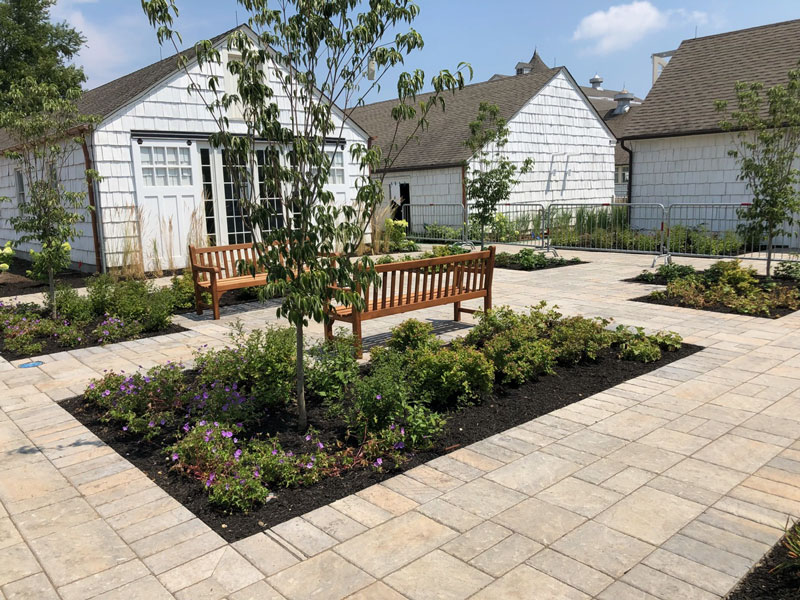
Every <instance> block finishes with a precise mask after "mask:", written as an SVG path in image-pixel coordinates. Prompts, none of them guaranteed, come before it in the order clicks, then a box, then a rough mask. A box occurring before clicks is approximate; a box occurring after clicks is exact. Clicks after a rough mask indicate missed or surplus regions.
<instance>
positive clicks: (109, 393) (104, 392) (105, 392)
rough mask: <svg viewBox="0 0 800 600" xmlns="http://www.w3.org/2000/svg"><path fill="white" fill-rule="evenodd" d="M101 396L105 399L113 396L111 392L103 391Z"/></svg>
mask: <svg viewBox="0 0 800 600" xmlns="http://www.w3.org/2000/svg"><path fill="white" fill-rule="evenodd" d="M100 395H101V396H104V397H105V396H110V395H111V390H103V393H102V394H100Z"/></svg>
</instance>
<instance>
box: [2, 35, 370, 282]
mask: <svg viewBox="0 0 800 600" xmlns="http://www.w3.org/2000/svg"><path fill="white" fill-rule="evenodd" d="M242 27H243V28H244V29H245V30H246V31H249V30H248V29H247V27H246V26H242ZM229 33H230V32H226V33H224V34H221V35H219V36H217V37H216V38H213V40H212V42H213V43H214V44H215V45H216V46H217V47H218V48H220V50H221V51H222V52H223V56H227V54H226V53H227V50H225V48H226V47H227V44H226V40H227V37H228V35H229ZM184 54H185V56H186V57H187V58H188V59H189V71H190V72H191V73H192V75H193V76H197V79H198V80H200V81H202V80H203V78H204V75H203V73H202V72H201V70H200V69H199V67H198V65H197V61H196V59H195V53H194V49H191V50H187V51H186V52H185V53H184ZM208 68H209V67H208V66H205V67H204V69H208ZM217 68H220V67H217ZM220 69H221V68H220ZM205 73H206V75H207V74H208V71H207V70H206V71H205ZM223 73H224V75H223ZM220 75H221V76H223V77H224V81H225V86H226V89H227V90H228V91H231V90H232V88H233V89H235V82H233V81H231V79H230V78H231V77H232V76H231V75H230V73H228V71H227V69H224V71H222V70H221V72H220ZM270 76H271V77H272V78H273V79H272V80H273V82H275V84H276V85H275V86H274V89H276V90H277V89H278V88H279V86H278V84H277V80H276V78H275V75H274V73H272V72H271V73H270ZM189 83H190V80H189V77H188V76H187V74H186V73H185V72H184V71H183V69H181V68H179V66H178V60H177V56H172V57H169V58H166V59H164V60H162V61H160V62H157V63H155V64H152V65H150V66H148V67H145V68H143V69H140V70H138V71H136V72H134V73H131V74H129V75H126V76H124V77H121V78H119V79H117V80H114V81H112V82H110V83H107V84H105V85H103V86H100V87H98V88H95V89H93V90H90V91H88V92H86V93H85V94H84V95H83V98H82V99H81V101H80V103H79V108H80V110H81V111H82V112H83V113H84V114H94V115H100V116H101V117H102V121H101V122H100V123H99V124H98V125H97V126H96V127H95V128H94V129H92V130H88V129H87V130H86V131H84V132H83V139H84V147H83V148H78V149H77V150H76V152H75V153H74V154H73V156H72V157H71V160H70V161H69V166H68V168H67V169H65V172H64V173H62V181H61V183H62V184H63V185H65V187H67V188H68V189H70V190H72V191H87V192H88V197H89V202H90V203H91V204H93V205H94V206H96V211H94V212H95V216H94V218H91V217H90V215H89V214H88V211H87V217H86V220H85V222H84V223H82V224H81V225H80V227H81V232H82V235H81V236H80V238H79V239H77V240H76V241H75V243H73V245H72V246H73V251H72V258H73V261H74V262H75V263H76V266H80V267H82V268H84V269H87V270H94V269H95V268H101V269H104V268H107V267H115V266H120V265H121V263H122V261H123V260H125V258H126V257H128V256H130V252H131V251H134V252H141V253H142V255H143V259H144V264H145V268H146V269H148V270H150V269H152V268H153V267H154V263H155V260H156V256H157V257H158V261H159V263H160V265H161V266H162V268H166V267H167V266H168V265H170V266H174V267H176V268H180V267H183V266H184V265H185V264H186V260H187V251H186V250H187V240H188V239H189V238H190V236H191V234H192V231H193V230H196V229H197V228H198V227H200V228H202V229H204V233H205V234H207V235H208V237H209V238H210V239H211V240H212V242H214V243H217V244H233V243H243V242H249V241H250V240H251V239H252V237H251V232H250V231H247V229H246V227H245V224H244V223H243V220H242V218H241V216H240V211H239V209H238V204H237V203H238V200H237V198H236V197H235V194H234V189H233V186H232V185H231V184H230V182H229V181H226V173H225V169H224V168H223V164H222V151H221V150H219V149H216V148H213V147H211V145H210V144H209V143H208V137H209V134H211V133H213V132H215V131H216V130H217V126H216V124H215V123H214V121H213V120H212V119H211V116H210V114H209V113H208V111H207V109H206V108H205V106H204V104H203V103H202V100H201V98H200V97H199V96H198V95H197V94H189V92H188V91H187V87H188V85H189ZM204 93H206V94H210V93H211V92H210V91H208V90H206V91H205V92H204ZM278 101H279V105H280V98H279V100H278ZM235 112H236V111H235V110H234V111H229V114H228V117H229V119H230V120H231V124H232V129H233V130H234V132H236V131H240V132H242V133H244V132H245V131H246V128H245V123H244V121H243V120H242V119H241V114H235ZM334 113H335V118H337V119H343V115H342V114H341V112H337V110H335V111H334ZM336 131H337V133H338V132H339V131H341V136H340V137H336V138H330V139H329V140H327V141H328V144H329V150H328V151H329V152H330V154H331V156H332V160H333V166H332V169H331V177H330V183H329V189H330V190H331V191H332V192H334V193H335V194H336V196H337V198H338V200H339V201H340V202H342V203H344V202H348V201H351V200H352V199H354V197H355V193H356V187H355V183H356V179H357V177H358V175H359V173H360V167H359V165H358V164H356V163H353V162H352V161H351V158H350V152H349V148H350V146H351V145H352V144H354V143H362V144H366V143H367V139H368V137H367V134H366V133H365V132H364V131H363V130H362V129H360V128H359V127H358V126H357V125H355V124H354V123H353V122H352V121H351V120H346V123H345V125H344V127H342V128H338V127H337V130H336ZM10 145H11V142H9V140H8V137H7V136H3V135H2V132H0V151H2V150H4V149H8V147H9V146H10ZM264 147H266V144H265V145H264ZM87 168H94V169H96V170H97V171H98V172H99V173H100V175H101V176H102V180H101V181H98V182H96V183H95V184H94V185H93V186H92V187H91V189H87V184H86V180H85V178H84V172H85V170H86V169H87ZM256 176H258V175H256ZM25 187H26V186H25V183H24V181H23V177H22V173H20V172H18V171H16V167H15V163H14V162H12V161H9V160H7V159H5V158H1V157H0V197H4V196H5V197H8V198H11V199H12V202H11V203H0V245H2V243H3V242H4V241H5V240H7V239H15V236H16V234H15V232H14V230H13V229H12V228H11V226H10V224H9V221H8V218H9V217H10V216H12V215H13V214H14V212H15V211H16V208H15V205H16V200H18V199H20V198H22V197H24V195H25V193H26V191H27V190H26V189H25ZM263 187H264V188H266V189H269V188H270V186H263ZM270 200H274V199H272V198H270ZM28 247H31V246H30V245H27V246H23V247H22V248H23V250H24V249H27V248H28Z"/></svg>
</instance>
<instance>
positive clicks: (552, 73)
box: [353, 66, 566, 109]
mask: <svg viewBox="0 0 800 600" xmlns="http://www.w3.org/2000/svg"><path fill="white" fill-rule="evenodd" d="M548 68H549V69H550V72H549V73H547V75H549V76H550V77H553V76H555V75H556V73H558V72H559V71H560V70H562V69H566V67H564V66H559V67H548ZM531 75H538V76H540V77H542V76H544V75H545V73H544V72H542V71H531V72H530V73H524V74H522V75H504V76H503V77H502V78H500V79H487V80H486V81H476V82H475V83H468V84H467V85H465V86H464V87H463V88H461V89H462V90H465V89H467V88H474V87H477V86H479V85H487V84H496V83H501V82H505V83H507V82H508V81H509V80H510V79H511V80H519V79H521V78H522V77H530V76H531ZM459 91H460V90H459ZM433 93H434V92H432V91H431V92H422V93H420V94H417V98H420V97H422V96H430V95H431V94H433ZM389 102H397V98H391V99H389V100H378V101H377V102H370V103H369V104H361V105H359V106H354V107H353V108H355V109H359V108H366V107H368V106H369V107H373V106H378V105H379V104H388V103H389Z"/></svg>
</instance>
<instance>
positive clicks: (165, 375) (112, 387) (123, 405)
mask: <svg viewBox="0 0 800 600" xmlns="http://www.w3.org/2000/svg"><path fill="white" fill-rule="evenodd" d="M84 398H85V399H86V400H87V401H88V402H91V403H94V404H96V405H97V406H99V407H100V408H102V409H103V410H104V411H105V418H106V419H107V420H109V421H112V420H113V421H115V422H119V423H122V424H123V426H122V429H123V430H124V431H130V432H132V433H138V434H141V435H143V436H144V437H145V438H148V439H149V438H152V437H154V436H156V435H158V434H159V433H161V431H162V430H163V428H164V427H167V428H172V427H175V426H176V425H177V423H178V421H177V416H179V415H180V413H181V412H182V410H183V409H185V408H186V406H187V404H188V402H189V397H188V386H187V382H186V375H185V373H184V372H183V370H182V369H181V365H179V364H176V363H170V364H167V365H163V366H157V367H153V368H152V369H149V370H148V371H147V372H145V373H142V372H137V373H133V374H130V375H126V374H124V373H109V374H107V375H105V376H104V377H102V378H100V379H95V380H92V382H91V383H89V387H88V388H86V391H85V392H84Z"/></svg>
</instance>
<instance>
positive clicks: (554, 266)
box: [494, 260, 589, 273]
mask: <svg viewBox="0 0 800 600" xmlns="http://www.w3.org/2000/svg"><path fill="white" fill-rule="evenodd" d="M588 264H589V261H586V260H581V261H569V262H566V263H563V264H560V265H557V264H548V265H547V266H544V267H539V268H538V269H523V268H522V267H520V266H519V265H514V264H510V265H503V266H500V265H497V264H495V266H494V267H495V269H508V270H509V271H525V272H528V273H535V272H536V271H546V270H548V269H560V268H561V267H571V266H573V265H588Z"/></svg>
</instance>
